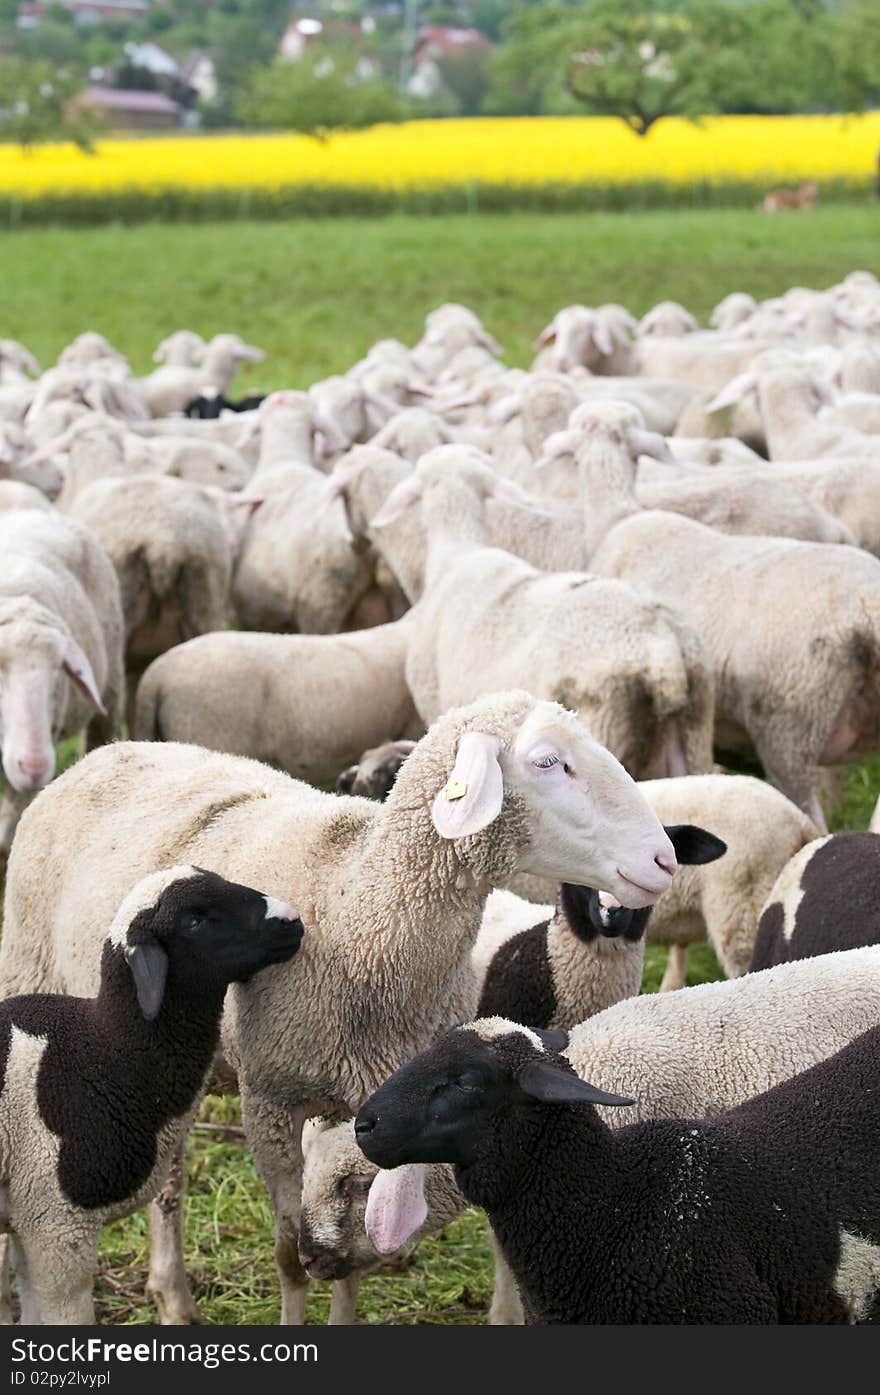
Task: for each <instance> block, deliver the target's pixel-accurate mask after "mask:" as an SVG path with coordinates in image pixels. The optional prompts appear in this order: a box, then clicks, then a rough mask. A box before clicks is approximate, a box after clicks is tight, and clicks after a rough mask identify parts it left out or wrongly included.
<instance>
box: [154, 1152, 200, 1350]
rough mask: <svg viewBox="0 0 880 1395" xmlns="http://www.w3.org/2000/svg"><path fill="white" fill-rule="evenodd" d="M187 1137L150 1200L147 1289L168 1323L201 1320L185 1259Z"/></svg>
mask: <svg viewBox="0 0 880 1395" xmlns="http://www.w3.org/2000/svg"><path fill="white" fill-rule="evenodd" d="M185 1201H186V1139H185V1138H183V1139H181V1142H180V1146H179V1147H178V1149H177V1150H176V1152H175V1154H174V1157H173V1159H172V1161H171V1167H170V1169H169V1171H168V1179H167V1181H166V1183H165V1185H164V1187H163V1188H162V1190H161V1191H160V1193H159V1195H158V1196H157V1197H155V1198H154V1199H153V1201H152V1202H151V1203H150V1208H149V1217H150V1272H149V1274H148V1276H147V1293H148V1294H149V1295H150V1297H151V1298H152V1299H153V1302H154V1303H155V1305H156V1312H157V1313H158V1315H159V1321H160V1323H162V1325H163V1326H165V1327H183V1326H185V1325H187V1324H189V1323H197V1322H201V1321H202V1315H201V1313H200V1312H199V1310H198V1307H197V1305H196V1301H195V1299H194V1298H193V1296H192V1293H191V1292H190V1287H189V1276H188V1275H187V1272H186V1266H185V1264H184V1259H183V1240H184V1234H183V1232H184V1214H185V1213H184V1205H185Z"/></svg>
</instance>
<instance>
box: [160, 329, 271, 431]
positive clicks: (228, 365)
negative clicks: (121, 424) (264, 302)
mask: <svg viewBox="0 0 880 1395" xmlns="http://www.w3.org/2000/svg"><path fill="white" fill-rule="evenodd" d="M265 357H266V355H265V354H264V353H263V351H262V349H257V348H254V347H253V345H251V344H245V343H244V341H243V340H242V339H239V337H238V335H237V334H217V335H215V336H214V338H213V339H212V340H211V342H210V343H209V344H208V346H207V348H206V349H205V351H204V353H203V354H202V356H201V359H200V361H199V363H198V364H197V365H196V366H194V367H187V366H185V365H180V364H173V363H165V364H162V365H161V366H160V367H159V368H156V369H155V370H154V371H153V372H152V373H150V374H149V376H148V377H146V378H141V379H139V381H138V386H139V388H140V390H141V392H142V394H143V397H144V400H145V402H146V404H147V407H148V409H149V411H150V413H151V414H152V415H153V416H154V417H167V416H170V415H171V413H172V412H182V411H183V409H184V407H185V406H186V404H187V402H190V401H191V400H192V399H193V398H194V397H196V396H197V395H198V394H199V393H200V392H201V391H202V390H203V389H204V388H206V387H209V388H211V387H213V388H216V389H217V391H218V392H223V393H225V392H227V391H228V389H229V384H230V383H231V382H232V379H233V378H234V377H235V374H236V373H237V371H238V369H239V368H240V367H241V365H242V364H243V363H262V361H263V359H264V358H265Z"/></svg>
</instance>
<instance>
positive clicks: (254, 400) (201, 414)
mask: <svg viewBox="0 0 880 1395" xmlns="http://www.w3.org/2000/svg"><path fill="white" fill-rule="evenodd" d="M265 400H266V396H265V393H262V392H249V393H247V394H246V395H245V396H244V397H240V398H239V399H238V401H237V402H231V401H230V399H229V398H228V397H224V396H223V393H222V392H217V391H215V390H214V389H211V388H203V389H202V391H201V392H200V393H199V394H198V396H197V397H194V398H193V399H192V401H191V402H187V404H186V406H185V407H184V409H183V414H184V416H187V417H195V418H196V419H198V420H201V421H216V420H217V418H218V417H219V416H220V414H221V413H222V412H255V411H256V410H257V408H258V407H262V405H263V403H264V402H265Z"/></svg>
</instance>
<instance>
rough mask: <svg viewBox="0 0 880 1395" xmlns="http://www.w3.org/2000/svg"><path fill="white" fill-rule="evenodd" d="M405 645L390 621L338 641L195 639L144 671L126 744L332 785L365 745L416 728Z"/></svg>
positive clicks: (227, 635) (232, 635)
mask: <svg viewBox="0 0 880 1395" xmlns="http://www.w3.org/2000/svg"><path fill="white" fill-rule="evenodd" d="M406 645H407V622H406V621H400V620H398V621H397V622H396V623H394V624H391V625H377V626H375V627H374V628H373V629H369V630H363V631H354V632H350V633H348V634H345V635H267V634H250V633H243V632H240V631H231V630H227V631H221V632H219V633H216V634H204V635H202V636H201V637H199V638H198V639H193V640H190V641H189V642H188V643H186V644H180V645H178V646H177V647H176V648H174V649H172V650H170V651H169V652H168V653H167V654H164V655H163V656H162V657H161V658H160V659H157V660H156V661H155V662H154V663H152V664H151V665H150V667H149V668H148V669H147V671H146V673H145V674H144V676H143V678H142V679H141V683H140V687H139V690H138V698H137V707H136V712H135V719H134V724H133V732H134V736H135V739H136V740H138V741H184V742H192V743H194V744H196V745H199V746H205V747H207V748H208V749H209V750H214V751H227V752H229V753H230V754H231V755H238V756H250V757H252V758H253V759H254V760H261V761H265V762H266V764H267V765H272V766H275V767H276V768H277V769H279V770H286V771H287V773H288V775H293V776H295V778H296V779H298V780H308V781H309V782H310V783H311V784H316V785H329V784H332V782H333V781H334V780H335V779H336V776H337V774H338V772H339V770H340V768H341V767H342V766H344V765H348V764H350V763H351V762H352V760H354V759H357V758H358V757H359V756H360V754H361V752H362V751H363V749H364V747H365V746H367V745H370V744H371V743H375V742H378V741H381V740H382V739H383V738H384V737H387V736H395V737H398V736H400V737H402V736H404V735H405V734H406V733H411V734H413V735H419V734H420V733H421V731H423V730H424V728H423V727H422V725H421V723H420V722H419V719H418V717H417V716H416V711H415V707H414V706H413V701H412V698H411V696H410V693H409V689H408V688H407V686H406V680H405V678H404V663H405V660H406ZM255 693H259V701H258V702H254V694H255ZM356 792H357V793H360V791H356Z"/></svg>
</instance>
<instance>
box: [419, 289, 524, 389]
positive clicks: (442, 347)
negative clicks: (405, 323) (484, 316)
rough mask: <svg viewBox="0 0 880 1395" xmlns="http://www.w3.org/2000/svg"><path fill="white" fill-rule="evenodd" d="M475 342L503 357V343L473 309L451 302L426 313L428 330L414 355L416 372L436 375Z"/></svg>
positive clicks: (426, 329) (430, 376)
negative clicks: (494, 336) (488, 329)
mask: <svg viewBox="0 0 880 1395" xmlns="http://www.w3.org/2000/svg"><path fill="white" fill-rule="evenodd" d="M471 344H476V345H479V346H480V347H481V348H484V349H488V350H489V352H490V353H491V354H494V355H495V356H496V357H499V358H500V356H501V353H502V349H501V345H500V344H499V343H498V341H497V340H496V339H493V338H492V335H491V334H489V333H488V331H487V330H486V328H485V327H484V325H483V323H482V321H481V320H480V319H479V317H478V316H477V315H475V314H474V312H473V310H469V309H468V308H467V306H465V305H457V304H453V303H447V304H445V305H440V306H438V308H437V309H436V310H432V311H431V312H430V313H429V314H428V315H426V316H425V332H424V334H423V335H422V338H421V339H420V340H419V342H418V344H416V346H415V348H414V349H413V350H412V352H411V354H410V361H411V363H412V365H413V366H414V367H415V369H416V371H417V372H419V373H421V374H424V375H425V376H427V377H428V378H436V377H437V376H438V375H439V374H440V373H442V371H443V369H444V368H446V367H447V366H448V364H449V363H450V362H451V361H452V359H454V357H455V355H456V354H457V353H458V352H459V351H460V350H461V349H465V348H467V347H468V346H469V345H471Z"/></svg>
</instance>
